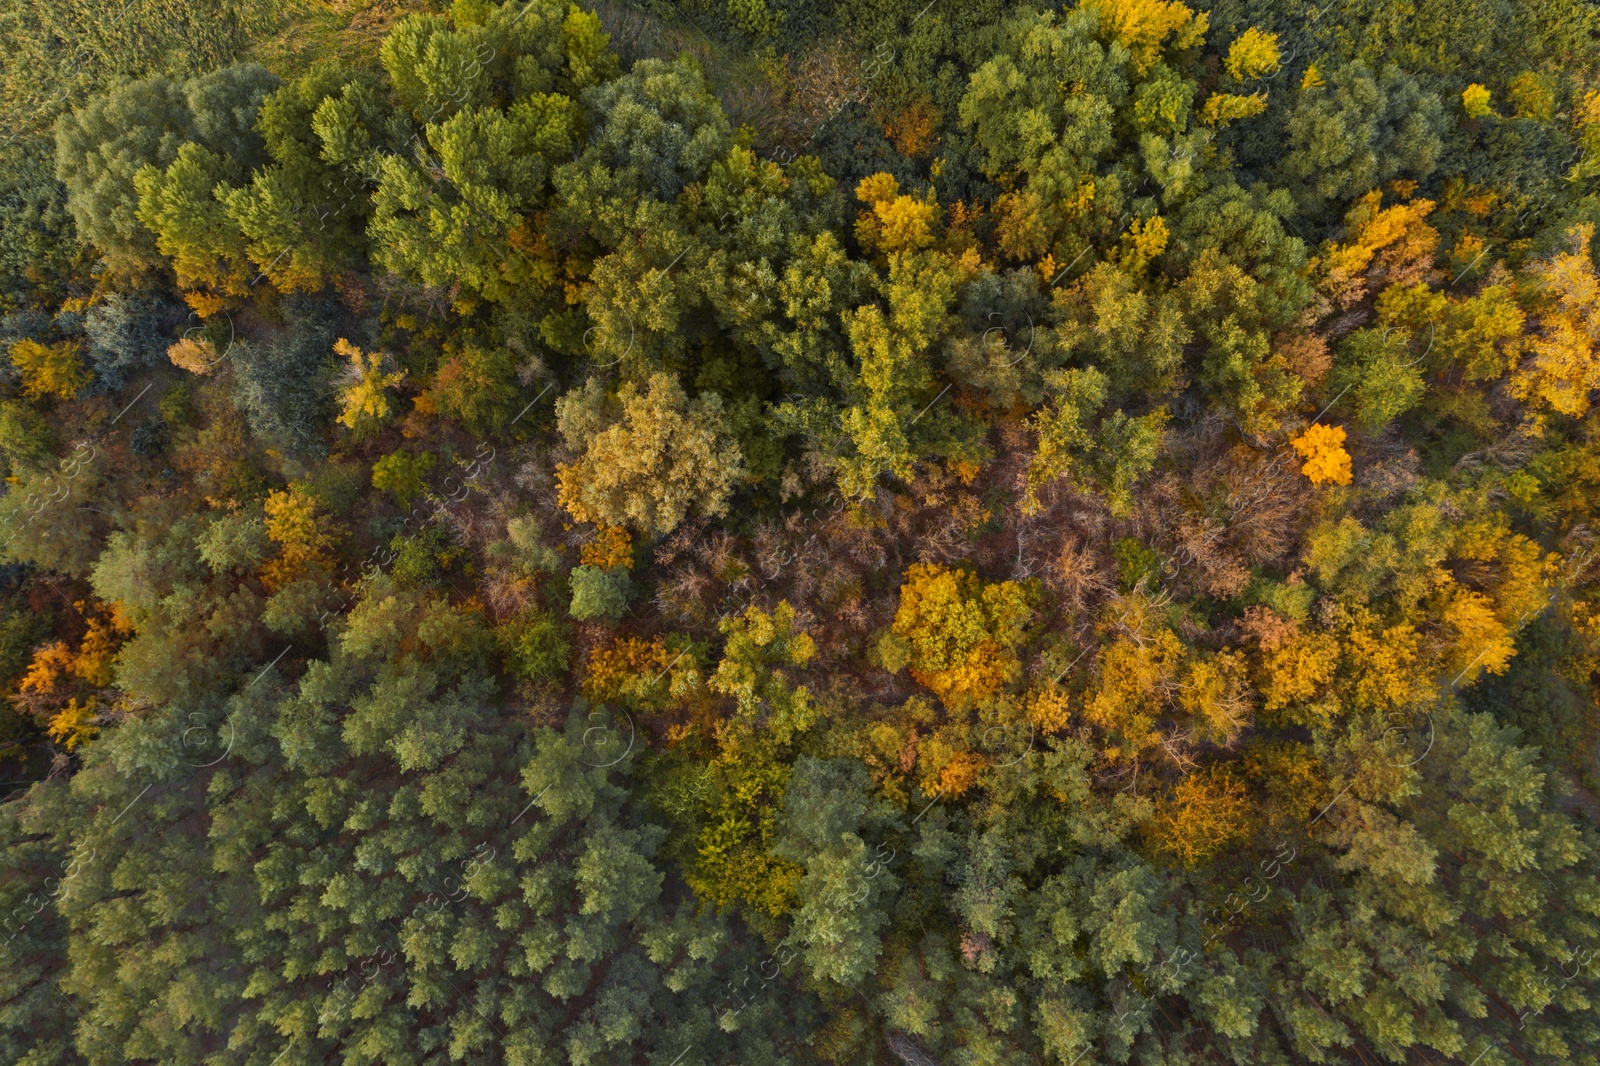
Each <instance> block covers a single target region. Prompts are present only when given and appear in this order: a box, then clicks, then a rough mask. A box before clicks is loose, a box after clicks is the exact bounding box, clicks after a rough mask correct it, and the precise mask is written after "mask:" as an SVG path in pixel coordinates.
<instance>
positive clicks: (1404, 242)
mask: <svg viewBox="0 0 1600 1066" xmlns="http://www.w3.org/2000/svg"><path fill="white" fill-rule="evenodd" d="M1435 206H1436V204H1435V203H1434V202H1433V201H1432V200H1412V201H1410V202H1409V203H1397V204H1395V205H1394V206H1392V207H1387V208H1386V207H1384V206H1383V193H1381V192H1379V191H1377V190H1373V191H1372V192H1369V193H1367V195H1365V196H1363V197H1362V198H1361V199H1360V200H1359V201H1357V203H1356V205H1355V206H1354V207H1352V208H1351V209H1350V210H1349V211H1348V212H1346V213H1345V218H1344V221H1345V229H1346V231H1347V233H1348V234H1349V237H1348V239H1347V241H1346V242H1345V243H1343V244H1337V243H1331V244H1329V245H1327V246H1326V247H1325V248H1324V251H1323V254H1322V256H1321V258H1320V260H1319V261H1318V262H1317V264H1316V266H1317V267H1319V268H1320V271H1321V273H1322V275H1323V276H1322V280H1321V284H1320V285H1319V288H1321V289H1322V291H1323V292H1324V293H1326V294H1327V295H1328V297H1329V299H1331V300H1333V301H1334V302H1335V303H1337V304H1338V305H1340V306H1344V307H1348V306H1350V305H1351V304H1353V303H1355V302H1357V301H1359V300H1361V299H1363V298H1364V297H1365V296H1366V295H1367V285H1366V279H1365V278H1364V277H1363V275H1364V273H1365V271H1366V270H1367V268H1368V267H1370V266H1372V263H1373V260H1374V259H1375V258H1377V255H1378V253H1379V252H1380V251H1384V250H1385V249H1389V251H1388V252H1387V254H1386V255H1385V257H1384V258H1385V261H1386V265H1388V266H1389V268H1390V269H1391V271H1392V270H1393V269H1394V268H1395V267H1396V266H1398V265H1399V264H1400V263H1417V262H1421V261H1423V260H1426V261H1427V263H1428V265H1431V263H1432V258H1431V257H1432V256H1433V254H1434V252H1435V251H1436V250H1437V249H1438V247H1439V232H1438V230H1436V229H1434V228H1433V227H1432V226H1430V225H1428V224H1427V222H1426V221H1425V220H1426V219H1427V217H1428V216H1429V215H1430V214H1432V213H1433V210H1434V207H1435Z"/></svg>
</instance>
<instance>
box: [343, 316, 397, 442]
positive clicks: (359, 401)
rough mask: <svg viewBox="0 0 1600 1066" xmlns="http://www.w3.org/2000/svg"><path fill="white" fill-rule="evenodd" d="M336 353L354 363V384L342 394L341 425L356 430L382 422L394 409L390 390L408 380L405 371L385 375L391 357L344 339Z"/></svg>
mask: <svg viewBox="0 0 1600 1066" xmlns="http://www.w3.org/2000/svg"><path fill="white" fill-rule="evenodd" d="M333 350H334V351H335V352H337V353H338V354H340V355H342V356H344V357H345V358H346V359H348V360H350V367H349V371H348V375H349V378H350V384H349V385H348V386H346V387H345V389H344V390H343V391H341V392H340V393H339V407H340V411H339V424H340V425H342V426H346V427H348V428H350V429H356V428H358V427H360V426H361V425H362V424H363V423H374V422H382V421H383V420H385V419H386V418H388V417H389V415H390V413H391V411H392V410H393V408H392V407H391V406H390V404H389V395H388V392H387V391H386V390H388V389H390V388H393V387H394V386H396V385H398V384H400V383H401V382H402V381H404V380H405V378H406V372H405V371H404V370H398V371H394V372H392V373H384V363H385V362H386V361H387V357H386V356H385V355H384V354H383V353H382V352H365V353H363V352H362V351H361V349H360V348H357V347H356V346H355V345H353V344H351V343H350V342H349V341H347V340H345V339H344V338H343V337H340V338H339V339H338V340H337V341H335V342H334V344H333Z"/></svg>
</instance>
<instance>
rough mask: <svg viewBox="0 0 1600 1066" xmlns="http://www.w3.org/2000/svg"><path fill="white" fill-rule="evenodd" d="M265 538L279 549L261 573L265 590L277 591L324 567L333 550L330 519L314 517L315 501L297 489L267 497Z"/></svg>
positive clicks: (315, 514) (316, 515)
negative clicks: (271, 540)
mask: <svg viewBox="0 0 1600 1066" xmlns="http://www.w3.org/2000/svg"><path fill="white" fill-rule="evenodd" d="M264 507H265V510H266V515H267V536H269V537H271V538H272V539H273V540H275V541H277V542H278V543H279V544H280V545H281V546H282V547H281V550H280V551H279V553H278V555H277V556H276V557H274V558H272V559H269V560H268V561H267V563H266V565H265V566H263V567H262V569H261V580H262V582H263V583H264V584H266V586H267V587H268V588H269V589H279V588H282V587H283V586H285V585H287V584H289V583H290V582H291V581H294V580H295V579H296V578H298V577H300V576H301V575H302V574H303V573H304V572H305V571H307V570H309V569H312V568H314V567H317V566H327V565H329V563H330V561H331V556H330V552H331V550H332V548H333V534H332V531H331V527H332V519H331V517H330V516H328V515H319V514H318V513H317V501H316V499H315V498H314V497H312V496H311V494H310V493H307V492H305V491H303V490H302V489H300V488H299V487H298V486H290V487H289V488H288V489H277V490H274V491H273V492H271V493H268V494H267V499H266V503H265V505H264Z"/></svg>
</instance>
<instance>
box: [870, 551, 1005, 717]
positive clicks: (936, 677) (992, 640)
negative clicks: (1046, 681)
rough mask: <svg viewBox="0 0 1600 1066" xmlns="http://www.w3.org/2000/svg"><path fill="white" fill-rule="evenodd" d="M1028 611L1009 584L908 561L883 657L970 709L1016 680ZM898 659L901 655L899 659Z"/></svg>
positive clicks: (952, 702)
mask: <svg viewBox="0 0 1600 1066" xmlns="http://www.w3.org/2000/svg"><path fill="white" fill-rule="evenodd" d="M1032 616H1033V609H1032V607H1031V605H1030V604H1029V602H1028V594H1027V590H1026V589H1025V588H1024V587H1023V586H1022V585H1019V584H1017V583H1016V582H1014V581H1004V582H999V583H996V584H985V583H983V582H982V581H980V580H979V579H978V577H977V575H976V574H973V573H971V572H970V571H965V570H952V569H950V568H949V567H945V566H939V565H930V564H926V563H913V564H912V565H911V567H910V568H909V569H907V570H906V575H905V581H904V583H903V584H902V585H901V586H900V606H899V607H898V608H897V609H896V611H895V616H894V626H893V629H892V631H891V632H892V634H893V637H895V638H898V641H900V642H904V643H903V644H900V643H893V644H891V649H892V650H888V649H886V651H885V652H884V653H882V654H884V655H885V657H886V659H887V658H888V657H889V656H894V658H896V659H900V660H901V661H900V663H899V665H894V664H893V663H892V662H889V663H886V665H891V666H892V668H893V669H899V668H900V666H902V665H909V666H910V667H911V676H912V677H914V678H916V679H917V682H918V683H919V684H922V685H925V686H927V687H928V688H930V689H932V690H933V691H934V692H935V693H937V694H938V696H939V698H940V699H942V700H944V701H945V703H946V704H949V705H952V706H954V707H958V708H964V707H966V706H970V705H971V704H972V703H973V702H975V701H981V700H984V699H987V698H989V697H991V696H994V695H995V694H996V693H998V692H999V691H1000V690H1001V688H1003V687H1004V686H1005V685H1006V684H1007V683H1008V682H1010V681H1012V680H1015V679H1016V677H1017V675H1018V673H1019V671H1020V668H1021V662H1020V660H1019V659H1018V656H1017V647H1018V646H1019V645H1020V644H1021V642H1022V634H1023V630H1024V628H1025V627H1026V626H1027V624H1028V622H1029V621H1030V619H1031V618H1032ZM902 657H903V658H902Z"/></svg>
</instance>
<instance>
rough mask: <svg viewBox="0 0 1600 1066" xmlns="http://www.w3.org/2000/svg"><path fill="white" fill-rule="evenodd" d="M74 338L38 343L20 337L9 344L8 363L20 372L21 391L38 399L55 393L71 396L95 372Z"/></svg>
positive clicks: (62, 397)
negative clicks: (80, 356)
mask: <svg viewBox="0 0 1600 1066" xmlns="http://www.w3.org/2000/svg"><path fill="white" fill-rule="evenodd" d="M79 348H80V345H79V344H78V342H77V341H61V342H59V343H57V344H40V343H39V342H38V341H34V340H26V339H24V340H20V341H17V342H16V343H15V344H13V345H12V346H11V365H12V366H14V367H16V368H17V372H18V373H19V374H21V375H22V394H23V395H24V396H27V397H28V398H30V399H34V400H38V399H43V398H44V397H46V396H54V397H56V398H58V399H62V400H70V399H71V398H72V397H74V396H76V395H77V394H78V390H80V389H82V388H83V387H84V386H85V385H87V384H89V382H90V381H91V380H93V377H94V375H92V374H90V373H89V368H88V367H86V366H84V365H83V360H82V359H80V358H79V357H78V352H79Z"/></svg>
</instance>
